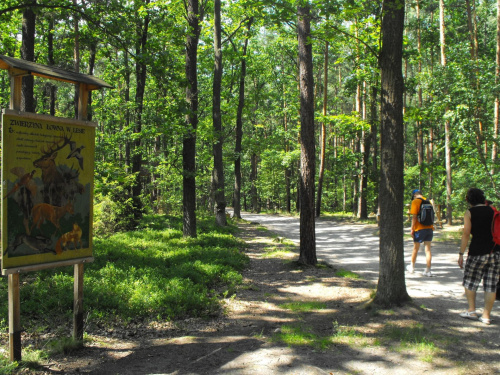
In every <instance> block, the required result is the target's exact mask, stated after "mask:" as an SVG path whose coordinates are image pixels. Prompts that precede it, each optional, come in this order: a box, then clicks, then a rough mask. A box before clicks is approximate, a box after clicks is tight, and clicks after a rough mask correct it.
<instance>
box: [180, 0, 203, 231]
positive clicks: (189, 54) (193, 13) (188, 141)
mask: <svg viewBox="0 0 500 375" xmlns="http://www.w3.org/2000/svg"><path fill="white" fill-rule="evenodd" d="M186 13H187V21H188V32H187V36H186V64H185V68H186V79H187V81H188V85H187V88H186V101H187V103H188V106H189V113H188V115H187V116H186V128H187V129H186V134H185V136H184V140H183V145H182V169H183V181H182V186H183V189H182V191H183V197H182V208H183V229H182V231H183V234H184V236H185V237H196V129H197V127H198V76H197V60H198V40H199V38H200V25H199V21H200V13H199V4H198V0H188V2H187V9H186Z"/></svg>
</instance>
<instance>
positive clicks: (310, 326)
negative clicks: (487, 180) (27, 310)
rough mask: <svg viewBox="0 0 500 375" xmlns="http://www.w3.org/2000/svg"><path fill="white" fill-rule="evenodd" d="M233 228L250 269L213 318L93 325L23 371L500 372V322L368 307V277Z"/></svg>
mask: <svg viewBox="0 0 500 375" xmlns="http://www.w3.org/2000/svg"><path fill="white" fill-rule="evenodd" d="M238 226H239V227H240V228H241V232H240V233H239V236H240V237H241V238H242V239H243V240H244V241H245V242H246V243H247V250H246V252H247V254H248V256H249V258H250V263H249V265H248V267H247V269H246V270H245V271H244V272H243V277H244V281H243V284H242V285H241V286H240V287H239V288H238V290H237V291H236V294H235V296H233V297H231V298H227V299H226V300H225V306H224V309H223V311H221V314H220V315H219V316H216V317H212V318H211V319H205V320H203V319H187V320H184V321H176V322H168V323H158V322H151V323H145V322H131V323H130V324H128V325H127V326H117V327H115V328H99V327H92V326H89V327H87V328H86V332H87V339H86V344H85V347H84V348H83V349H80V350H77V351H74V352H72V353H69V354H67V355H58V356H56V357H52V358H51V359H50V360H49V363H46V364H45V365H44V367H43V368H40V369H39V370H37V371H34V370H25V371H23V373H30V374H39V375H40V374H96V375H97V374H99V375H105V374H134V375H137V374H144V375H145V374H175V375H181V374H183V375H184V374H193V375H195V374H243V375H246V374H259V375H261V374H288V375H291V374H308V375H309V374H311V375H315V374H336V375H341V374H401V373H405V372H406V373H407V372H411V373H412V375H418V374H446V375H448V374H450V375H451V374H454V375H455V374H471V375H474V374H500V339H499V337H500V329H499V327H500V316H493V318H494V319H495V320H494V321H493V323H492V324H491V325H489V326H486V325H484V324H482V323H480V322H477V321H469V320H465V319H460V318H459V317H457V315H456V314H450V308H449V305H448V304H449V301H446V300H445V299H440V298H434V299H433V301H432V303H430V302H429V301H426V302H425V305H424V304H423V303H422V301H421V300H419V298H416V299H414V300H413V302H412V303H409V304H406V305H404V306H402V307H399V308H394V309H390V310H381V309H376V308H373V307H372V308H367V302H368V301H369V300H370V296H371V295H372V294H373V291H374V290H375V288H376V283H374V282H373V281H372V280H367V279H365V278H356V277H355V275H354V274H351V273H349V272H344V271H342V268H344V267H341V266H340V265H338V264H326V263H321V264H320V267H300V266H299V265H298V264H297V262H296V259H297V258H298V254H297V252H298V248H297V247H296V246H294V245H290V243H289V242H287V241H285V240H283V238H282V237H277V236H276V235H273V233H271V232H269V231H267V230H265V229H264V228H262V227H260V226H258V225H257V224H256V223H248V222H240V223H239V224H238ZM371 230H372V231H373V228H372V229H371ZM440 246H444V247H447V246H448V247H450V249H449V251H450V252H451V251H452V252H453V254H455V253H456V251H455V250H456V244H455V243H449V244H446V243H444V244H441V245H440ZM290 250H292V251H290ZM339 271H342V272H339ZM435 279H437V278H435Z"/></svg>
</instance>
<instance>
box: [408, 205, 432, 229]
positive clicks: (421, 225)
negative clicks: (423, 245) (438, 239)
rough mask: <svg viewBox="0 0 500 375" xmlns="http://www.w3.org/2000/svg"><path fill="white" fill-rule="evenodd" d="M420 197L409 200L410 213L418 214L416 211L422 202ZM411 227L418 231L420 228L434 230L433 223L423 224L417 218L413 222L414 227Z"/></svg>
mask: <svg viewBox="0 0 500 375" xmlns="http://www.w3.org/2000/svg"><path fill="white" fill-rule="evenodd" d="M421 198H422V199H425V197H421ZM422 199H420V198H415V199H414V200H412V201H411V208H410V215H418V212H419V211H420V205H421V204H422ZM413 229H414V230H415V232H418V231H419V230H421V229H432V230H434V225H423V224H421V223H420V221H418V220H417V222H416V223H415V228H413Z"/></svg>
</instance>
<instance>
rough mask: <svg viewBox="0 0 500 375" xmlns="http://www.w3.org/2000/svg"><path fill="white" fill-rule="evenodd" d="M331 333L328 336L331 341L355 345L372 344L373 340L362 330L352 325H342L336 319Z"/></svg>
mask: <svg viewBox="0 0 500 375" xmlns="http://www.w3.org/2000/svg"><path fill="white" fill-rule="evenodd" d="M333 332H334V333H333V335H332V336H331V337H330V340H331V341H332V343H338V344H349V345H356V346H370V345H371V346H373V345H374V342H375V341H374V340H373V339H369V338H367V337H366V336H365V335H364V334H363V333H362V332H359V331H358V330H356V329H355V328H354V327H349V326H342V325H340V324H339V323H338V322H337V321H334V322H333Z"/></svg>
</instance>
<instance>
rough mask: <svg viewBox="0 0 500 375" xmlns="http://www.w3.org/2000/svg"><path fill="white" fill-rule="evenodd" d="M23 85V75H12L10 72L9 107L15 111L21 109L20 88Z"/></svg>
mask: <svg viewBox="0 0 500 375" xmlns="http://www.w3.org/2000/svg"><path fill="white" fill-rule="evenodd" d="M22 87H23V75H22V74H17V75H13V73H12V72H11V76H10V109H14V110H16V111H19V110H21V95H22V94H21V90H22Z"/></svg>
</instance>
